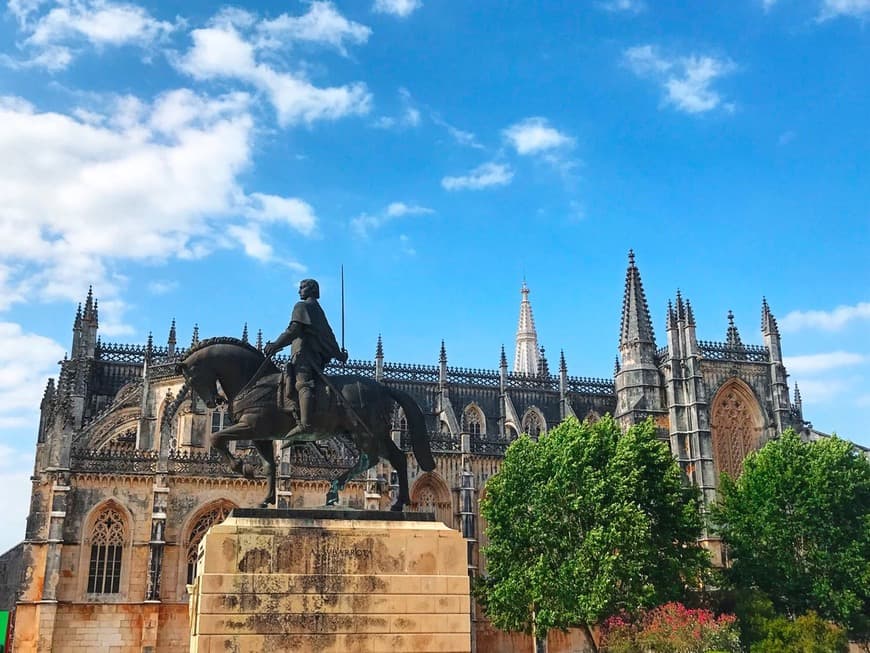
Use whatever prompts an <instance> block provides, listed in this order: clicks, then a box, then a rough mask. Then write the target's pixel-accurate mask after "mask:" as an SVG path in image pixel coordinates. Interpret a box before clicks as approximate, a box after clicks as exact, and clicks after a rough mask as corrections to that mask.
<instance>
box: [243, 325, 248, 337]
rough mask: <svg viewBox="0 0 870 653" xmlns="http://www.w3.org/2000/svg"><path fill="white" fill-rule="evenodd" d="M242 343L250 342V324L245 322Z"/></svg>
mask: <svg viewBox="0 0 870 653" xmlns="http://www.w3.org/2000/svg"><path fill="white" fill-rule="evenodd" d="M242 342H248V323H247V322H245V326H243V327H242Z"/></svg>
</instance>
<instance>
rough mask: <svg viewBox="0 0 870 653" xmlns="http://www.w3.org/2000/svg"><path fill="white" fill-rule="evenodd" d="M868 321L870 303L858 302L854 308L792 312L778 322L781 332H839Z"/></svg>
mask: <svg viewBox="0 0 870 653" xmlns="http://www.w3.org/2000/svg"><path fill="white" fill-rule="evenodd" d="M861 320H870V302H858V303H857V304H855V305H854V306H837V307H836V308H834V309H832V310H830V311H818V310H814V311H792V312H791V313H789V314H788V315H786V316H785V317H784V318H783V319H782V320H780V323H779V326H780V328H782V330H783V331H801V330H803V329H820V330H822V331H839V330H841V329H843V328H844V327H845V326H846V325H847V324H849V323H850V322H857V321H861Z"/></svg>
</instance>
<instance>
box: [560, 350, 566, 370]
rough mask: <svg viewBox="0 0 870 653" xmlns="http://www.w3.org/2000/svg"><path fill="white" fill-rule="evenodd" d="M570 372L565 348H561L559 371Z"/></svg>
mask: <svg viewBox="0 0 870 653" xmlns="http://www.w3.org/2000/svg"><path fill="white" fill-rule="evenodd" d="M562 372H564V373H566V374H567V373H568V364H567V363H566V362H565V350H564V349H560V350H559V373H560V374H561V373H562Z"/></svg>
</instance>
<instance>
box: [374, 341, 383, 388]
mask: <svg viewBox="0 0 870 653" xmlns="http://www.w3.org/2000/svg"><path fill="white" fill-rule="evenodd" d="M383 378H384V341H383V340H382V339H381V334H380V333H379V334H378V342H377V344H376V345H375V381H381V380H383Z"/></svg>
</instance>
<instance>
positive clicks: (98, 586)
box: [87, 506, 127, 594]
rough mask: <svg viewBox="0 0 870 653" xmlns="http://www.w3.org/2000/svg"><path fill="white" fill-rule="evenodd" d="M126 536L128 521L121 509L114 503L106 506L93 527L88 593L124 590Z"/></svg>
mask: <svg viewBox="0 0 870 653" xmlns="http://www.w3.org/2000/svg"><path fill="white" fill-rule="evenodd" d="M126 535H127V528H126V520H125V519H124V517H123V515H122V514H121V512H120V511H119V510H118V509H116V508H114V507H112V506H107V507H106V508H104V509H103V510H102V511H101V512H100V514H99V515H98V516H97V518H96V520H95V521H94V526H93V529H92V530H91V536H90V541H91V557H90V562H89V564H88V587H87V592H88V594H117V593H118V592H119V591H120V589H121V558H122V556H123V552H124V543H125V540H126Z"/></svg>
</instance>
